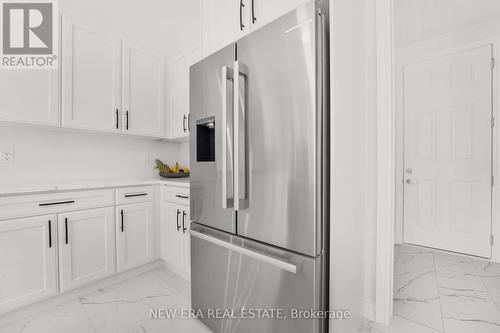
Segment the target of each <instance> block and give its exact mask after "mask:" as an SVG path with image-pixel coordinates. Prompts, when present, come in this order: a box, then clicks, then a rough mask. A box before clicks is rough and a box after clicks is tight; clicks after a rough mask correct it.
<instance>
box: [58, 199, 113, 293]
mask: <svg viewBox="0 0 500 333" xmlns="http://www.w3.org/2000/svg"><path fill="white" fill-rule="evenodd" d="M58 225H59V235H60V237H59V274H60V280H61V291H67V290H70V289H74V288H76V287H78V286H81V285H83V284H86V283H89V282H92V281H96V280H99V279H102V278H105V277H107V276H109V275H112V274H113V273H115V272H116V265H115V221H114V208H111V207H110V208H101V209H92V210H84V211H79V212H72V213H66V214H59V223H58Z"/></svg>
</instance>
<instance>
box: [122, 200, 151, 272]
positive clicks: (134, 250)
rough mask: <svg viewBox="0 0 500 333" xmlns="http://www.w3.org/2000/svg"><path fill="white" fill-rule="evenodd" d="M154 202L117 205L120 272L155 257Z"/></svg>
mask: <svg viewBox="0 0 500 333" xmlns="http://www.w3.org/2000/svg"><path fill="white" fill-rule="evenodd" d="M152 228H153V204H152V203H151V202H146V203H139V204H131V205H123V206H118V207H116V238H117V266H118V272H122V271H124V270H127V269H130V268H133V267H137V266H140V265H142V264H146V263H148V262H150V261H152V260H153V259H154V247H153V230H152Z"/></svg>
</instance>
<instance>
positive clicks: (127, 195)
mask: <svg viewBox="0 0 500 333" xmlns="http://www.w3.org/2000/svg"><path fill="white" fill-rule="evenodd" d="M145 195H148V194H147V193H136V194H125V198H133V197H143V196H145Z"/></svg>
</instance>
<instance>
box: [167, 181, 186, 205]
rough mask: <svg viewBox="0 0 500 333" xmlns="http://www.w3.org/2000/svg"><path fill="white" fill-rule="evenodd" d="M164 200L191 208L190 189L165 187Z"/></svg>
mask: <svg viewBox="0 0 500 333" xmlns="http://www.w3.org/2000/svg"><path fill="white" fill-rule="evenodd" d="M163 200H164V201H168V202H173V203H178V204H181V205H186V206H189V189H187V188H183V187H172V186H164V187H163Z"/></svg>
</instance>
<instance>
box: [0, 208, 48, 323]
mask: <svg viewBox="0 0 500 333" xmlns="http://www.w3.org/2000/svg"><path fill="white" fill-rule="evenodd" d="M56 226H57V216H56V215H45V216H38V217H30V218H22V219H15V220H6V221H0V272H1V273H0V313H3V312H6V311H8V310H11V309H14V308H17V307H20V306H22V305H25V304H28V303H33V302H35V301H38V300H41V299H43V298H46V297H49V296H52V295H55V294H56V293H57V263H56V261H57V252H56V242H57V237H56V235H57V228H56Z"/></svg>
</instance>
